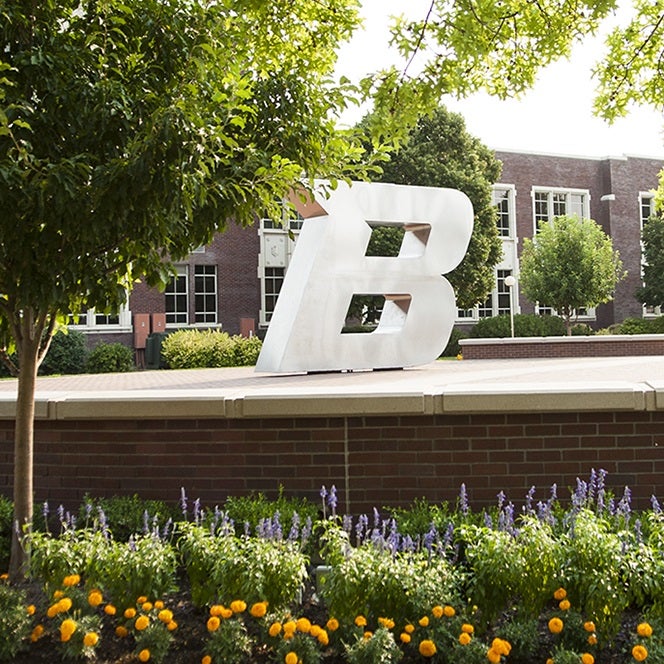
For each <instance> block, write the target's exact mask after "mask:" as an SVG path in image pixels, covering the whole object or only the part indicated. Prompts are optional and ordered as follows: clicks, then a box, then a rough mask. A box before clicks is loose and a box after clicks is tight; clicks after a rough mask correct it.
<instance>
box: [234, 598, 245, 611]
mask: <svg viewBox="0 0 664 664" xmlns="http://www.w3.org/2000/svg"><path fill="white" fill-rule="evenodd" d="M246 610H247V603H246V602H243V601H242V600H241V599H236V600H235V601H234V602H231V611H232V612H233V613H242V612H243V611H246Z"/></svg>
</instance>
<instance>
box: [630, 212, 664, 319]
mask: <svg viewBox="0 0 664 664" xmlns="http://www.w3.org/2000/svg"><path fill="white" fill-rule="evenodd" d="M641 241H642V244H643V284H644V285H643V287H642V288H639V289H638V290H637V292H636V297H637V298H638V300H639V302H642V303H643V304H645V305H648V306H651V307H661V306H662V305H664V279H662V270H664V217H662V216H661V215H657V216H654V217H652V218H651V219H648V221H647V222H646V223H645V224H644V226H643V230H642V232H641Z"/></svg>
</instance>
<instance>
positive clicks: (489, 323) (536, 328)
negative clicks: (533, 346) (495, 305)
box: [470, 314, 565, 339]
mask: <svg viewBox="0 0 664 664" xmlns="http://www.w3.org/2000/svg"><path fill="white" fill-rule="evenodd" d="M564 334H565V321H564V320H563V319H562V318H560V317H559V316H537V315H536V314H515V316H514V336H515V337H551V336H553V337H559V336H563V335H564ZM510 335H511V328H510V317H509V316H507V315H501V316H490V317H488V318H482V320H480V321H478V323H477V324H476V325H475V326H473V327H472V328H471V330H470V336H471V337H473V338H476V339H487V338H501V337H502V338H506V337H509V336H510Z"/></svg>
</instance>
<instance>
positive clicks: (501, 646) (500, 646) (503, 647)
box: [491, 639, 512, 655]
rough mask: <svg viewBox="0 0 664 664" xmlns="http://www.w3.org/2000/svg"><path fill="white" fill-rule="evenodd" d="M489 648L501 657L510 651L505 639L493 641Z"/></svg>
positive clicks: (510, 648)
mask: <svg viewBox="0 0 664 664" xmlns="http://www.w3.org/2000/svg"><path fill="white" fill-rule="evenodd" d="M491 647H492V648H493V649H494V650H495V651H496V652H498V653H500V654H501V655H509V654H510V652H511V650H512V644H511V643H510V642H509V641H505V639H494V640H493V641H492V642H491Z"/></svg>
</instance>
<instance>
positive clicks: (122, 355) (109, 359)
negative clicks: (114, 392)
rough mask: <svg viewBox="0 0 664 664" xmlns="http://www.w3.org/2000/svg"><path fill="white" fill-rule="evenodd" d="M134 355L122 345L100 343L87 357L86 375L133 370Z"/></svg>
mask: <svg viewBox="0 0 664 664" xmlns="http://www.w3.org/2000/svg"><path fill="white" fill-rule="evenodd" d="M134 368H135V367H134V353H133V351H132V350H131V348H128V347H127V346H125V345H124V344H120V343H114V344H107V343H100V344H99V345H98V346H96V347H95V348H94V349H93V350H92V351H91V352H90V355H89V356H88V359H87V362H86V363H85V370H86V372H87V373H119V372H123V371H133V370H134Z"/></svg>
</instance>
